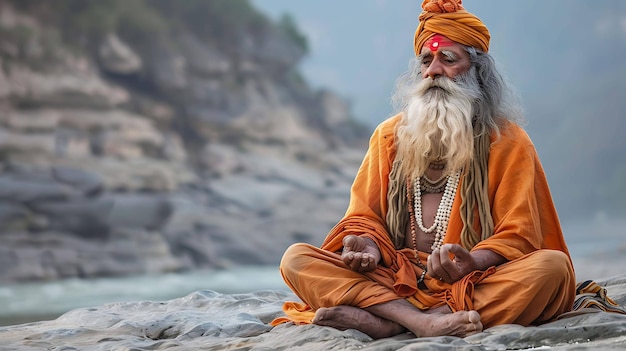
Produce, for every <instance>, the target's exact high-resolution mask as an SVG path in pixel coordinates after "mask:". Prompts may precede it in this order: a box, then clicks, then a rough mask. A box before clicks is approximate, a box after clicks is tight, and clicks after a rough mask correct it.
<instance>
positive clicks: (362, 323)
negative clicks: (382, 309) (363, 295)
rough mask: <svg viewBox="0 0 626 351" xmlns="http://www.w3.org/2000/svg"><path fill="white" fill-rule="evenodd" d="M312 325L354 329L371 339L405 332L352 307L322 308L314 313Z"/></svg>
mask: <svg viewBox="0 0 626 351" xmlns="http://www.w3.org/2000/svg"><path fill="white" fill-rule="evenodd" d="M313 324H317V325H323V326H327V327H333V328H336V329H339V330H346V329H356V330H359V331H361V332H363V333H365V334H367V335H369V336H370V337H371V338H373V339H380V338H387V337H390V336H394V335H398V334H400V333H403V332H406V331H407V330H406V329H405V328H404V327H402V326H401V325H399V324H396V323H394V322H392V321H390V320H387V319H384V318H381V317H378V316H376V315H374V314H371V313H369V312H367V311H366V310H363V309H360V308H358V307H353V306H345V305H342V306H335V307H328V308H326V307H323V308H320V309H318V310H317V312H315V317H314V318H313Z"/></svg>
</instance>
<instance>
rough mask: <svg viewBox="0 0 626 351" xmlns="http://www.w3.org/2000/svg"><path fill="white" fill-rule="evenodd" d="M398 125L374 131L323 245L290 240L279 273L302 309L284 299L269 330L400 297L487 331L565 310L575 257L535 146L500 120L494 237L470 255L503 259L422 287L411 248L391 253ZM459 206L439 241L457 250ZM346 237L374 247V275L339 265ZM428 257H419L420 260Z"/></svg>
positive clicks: (494, 163)
mask: <svg viewBox="0 0 626 351" xmlns="http://www.w3.org/2000/svg"><path fill="white" fill-rule="evenodd" d="M399 120H400V116H399V115H398V116H395V117H392V118H390V119H388V120H387V121H385V122H383V123H382V124H381V125H380V126H379V127H378V128H377V129H376V131H375V132H374V134H373V135H372V137H371V139H370V147H369V149H368V152H367V154H366V155H365V158H364V160H363V163H362V165H361V167H360V169H359V171H358V173H357V175H356V178H355V181H354V183H353V186H352V191H351V198H350V204H349V206H348V209H347V211H346V214H345V216H344V218H343V219H342V220H341V221H340V222H339V223H338V224H337V225H336V226H335V227H334V228H333V229H332V230H331V231H330V233H329V234H328V236H327V237H326V239H325V240H324V242H323V244H322V246H321V248H317V247H314V246H311V245H308V244H295V245H293V246H291V247H290V248H289V249H288V250H287V251H286V252H285V255H284V256H283V260H282V262H281V267H280V269H281V274H282V275H283V278H284V279H285V281H286V283H287V284H288V285H289V287H290V288H291V289H292V290H293V291H294V292H295V293H296V295H298V297H299V298H300V299H302V301H304V302H305V304H300V303H295V302H288V303H286V304H285V306H284V311H285V313H286V316H285V317H281V318H277V319H276V320H274V321H273V322H272V324H273V325H276V324H280V323H283V322H288V321H292V322H295V323H297V324H301V323H310V322H311V319H312V318H313V316H314V313H315V312H314V311H315V310H316V309H317V308H320V307H329V306H337V305H344V304H345V305H352V306H357V307H361V308H366V307H369V306H372V305H376V304H380V303H384V302H389V301H392V300H395V299H400V298H406V299H407V300H408V301H409V302H411V303H412V304H413V305H414V306H416V307H417V308H419V309H421V310H425V309H429V308H435V307H439V306H443V305H448V306H449V307H450V308H451V309H452V311H459V310H472V309H474V310H477V311H478V312H479V313H480V314H481V318H482V321H483V324H484V325H485V327H489V326H492V325H496V324H502V323H519V324H522V325H528V324H537V323H541V322H545V321H548V320H550V319H552V318H555V317H556V316H558V315H559V314H561V313H564V312H566V311H568V310H569V309H571V306H572V303H573V300H574V295H575V277H574V272H573V268H572V262H571V258H570V256H569V252H568V249H567V246H566V244H565V240H564V238H563V235H562V232H561V228H560V224H559V220H558V217H557V213H556V210H555V208H554V204H553V202H552V197H551V195H550V191H549V189H548V184H547V181H546V177H545V174H544V171H543V168H542V167H541V164H540V162H539V159H538V156H537V153H536V151H535V148H534V146H533V144H532V142H531V141H530V139H529V137H528V135H527V134H526V133H525V132H524V130H523V129H522V128H521V127H519V126H517V125H515V124H506V125H505V126H504V127H502V129H501V135H500V136H499V137H498V136H496V135H494V136H492V145H491V148H490V156H489V200H490V202H491V210H492V217H493V221H494V234H493V236H492V237H490V238H489V239H487V240H484V241H482V242H480V243H478V244H477V245H476V246H475V247H474V248H473V249H472V250H483V249H487V250H491V251H493V252H495V253H498V254H499V255H501V256H503V257H505V258H506V259H507V261H508V262H507V263H505V264H503V265H500V266H498V267H491V268H489V269H487V270H486V271H476V272H473V273H472V274H469V275H467V276H466V277H465V278H464V279H462V280H460V281H458V282H456V283H454V284H447V283H445V282H441V281H439V280H436V279H431V278H430V276H428V275H426V278H425V280H424V284H425V288H424V287H423V288H422V289H420V288H418V285H417V277H418V276H420V274H421V269H420V268H419V267H418V266H417V265H416V264H415V263H416V261H415V260H416V259H417V258H416V257H415V254H414V251H413V250H411V249H402V250H396V249H395V248H394V246H393V243H392V242H391V239H390V238H389V235H388V234H387V230H386V226H385V221H384V218H385V216H386V213H387V188H388V179H389V173H390V171H391V166H392V163H393V160H394V157H395V146H394V145H395V143H394V135H395V125H396V124H397V123H398V122H399ZM461 188H462V187H461V186H459V187H458V189H461ZM460 203H461V198H460V194H459V191H458V190H457V194H456V197H455V200H454V204H453V208H452V213H451V214H450V221H449V224H448V229H447V232H446V236H445V240H444V243H457V244H460V233H461V229H462V227H463V223H462V220H461V216H460V212H459V206H460ZM350 234H354V235H361V236H367V237H369V238H371V239H373V240H374V241H375V242H376V244H377V245H378V247H379V248H380V251H381V256H382V258H381V262H380V263H379V266H378V268H377V269H376V270H375V271H373V272H370V273H366V274H361V273H356V272H353V271H351V270H350V269H348V268H347V267H346V266H345V265H344V264H343V262H342V261H341V257H340V254H339V253H340V252H341V249H342V246H343V245H342V240H343V238H344V237H345V236H346V235H350ZM427 256H428V254H427V253H424V252H420V253H419V259H420V260H421V261H422V262H426V258H427ZM512 291H514V292H515V294H512V293H511V292H512Z"/></svg>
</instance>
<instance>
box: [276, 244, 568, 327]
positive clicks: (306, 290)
mask: <svg viewBox="0 0 626 351" xmlns="http://www.w3.org/2000/svg"><path fill="white" fill-rule="evenodd" d="M280 271H281V274H282V276H283V278H284V280H285V282H286V283H287V285H288V286H289V287H290V288H291V289H292V290H293V291H294V293H295V294H296V295H297V296H298V297H299V298H300V299H302V301H303V302H305V303H306V305H302V304H298V303H291V302H288V303H285V306H284V311H285V313H286V315H287V317H286V318H277V319H276V320H274V322H272V324H274V325H276V324H280V323H283V322H287V321H292V322H295V323H296V324H303V323H311V319H312V318H313V316H314V315H315V310H316V309H318V308H320V307H331V306H338V305H350V306H356V307H360V308H366V307H369V306H373V305H376V304H380V303H385V302H389V301H393V300H397V299H401V298H404V297H400V296H398V295H397V294H396V293H395V291H394V290H393V283H394V272H393V271H392V270H391V269H389V268H386V267H383V266H380V265H379V266H378V268H377V269H376V270H375V271H373V272H369V273H366V274H361V273H357V272H354V271H352V270H350V269H349V268H347V267H346V266H345V265H344V263H343V262H342V261H341V256H340V255H338V254H336V253H333V252H330V251H326V250H322V249H320V248H318V247H315V246H312V245H309V244H294V245H292V246H291V247H289V248H288V249H287V251H285V254H284V255H283V259H282V261H281V265H280ZM427 278H428V276H427ZM431 283H436V284H434V285H433V284H428V286H429V287H431V288H432V287H433V286H435V288H434V289H433V290H431V289H428V290H425V291H420V292H419V293H418V294H415V295H414V296H412V297H409V298H408V300H409V301H410V302H411V303H413V304H414V305H416V306H421V308H429V307H428V305H429V304H430V307H436V306H442V305H444V304H446V303H447V304H448V305H450V303H449V302H446V299H447V300H448V301H450V300H452V301H461V300H463V299H465V300H467V299H466V297H467V296H465V295H466V294H467V290H465V291H464V290H463V289H455V288H454V285H450V284H447V283H444V282H439V281H436V282H434V281H431ZM455 284H456V283H455ZM431 293H432V295H433V296H447V298H446V299H443V298H442V300H441V301H439V302H437V303H435V304H434V305H433V303H432V302H433V301H432V300H433V299H432V298H431V297H430V294H431ZM471 293H472V296H473V299H470V300H471V301H470V306H466V307H465V308H467V309H473V310H475V311H477V312H478V313H479V314H480V316H481V321H482V323H483V326H484V327H485V328H489V327H492V326H494V325H499V324H508V323H515V324H521V325H524V326H527V325H536V324H541V323H544V322H547V321H550V320H552V319H554V318H556V317H557V316H559V315H560V314H562V313H564V312H567V311H569V310H570V309H571V307H572V303H573V301H574V297H575V277H574V271H573V269H572V266H571V262H570V261H569V258H568V257H567V255H565V254H564V253H562V252H560V251H555V250H538V251H535V252H532V253H530V254H528V255H526V256H523V257H521V258H519V259H516V260H514V261H510V262H507V263H504V264H502V265H500V266H498V267H496V268H495V271H493V272H492V273H491V274H488V275H486V276H485V277H484V278H483V279H482V280H480V281H479V282H478V283H476V284H475V285H473V287H472V289H471ZM425 294H426V295H429V298H428V299H424V298H421V297H420V295H421V296H425ZM454 294H457V295H463V296H454ZM420 298H421V300H420ZM425 300H428V301H425ZM451 307H452V309H453V310H455V308H454V307H453V306H451Z"/></svg>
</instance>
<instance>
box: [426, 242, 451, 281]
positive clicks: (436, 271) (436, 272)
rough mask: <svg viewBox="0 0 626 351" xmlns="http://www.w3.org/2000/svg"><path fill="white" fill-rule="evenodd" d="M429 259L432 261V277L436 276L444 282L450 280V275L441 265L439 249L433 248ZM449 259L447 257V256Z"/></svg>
mask: <svg viewBox="0 0 626 351" xmlns="http://www.w3.org/2000/svg"><path fill="white" fill-rule="evenodd" d="M430 256H431V257H430V260H431V263H432V272H433V274H431V276H432V277H434V278H437V279H439V280H443V281H446V282H449V281H450V275H449V274H448V272H446V270H445V268H444V267H443V265H442V262H441V260H442V253H441V249H435V250H434V251H433V253H432V254H431V255H430ZM448 259H449V258H448Z"/></svg>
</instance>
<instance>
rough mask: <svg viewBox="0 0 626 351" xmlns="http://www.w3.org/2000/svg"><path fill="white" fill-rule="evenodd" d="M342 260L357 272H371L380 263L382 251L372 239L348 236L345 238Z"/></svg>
mask: <svg viewBox="0 0 626 351" xmlns="http://www.w3.org/2000/svg"><path fill="white" fill-rule="evenodd" d="M341 260H342V261H343V263H345V265H346V266H348V267H349V268H350V269H351V270H353V271H355V272H360V273H365V272H371V271H373V270H375V269H376V266H377V265H378V262H379V261H380V250H379V249H378V246H377V245H376V243H375V242H374V241H373V240H372V239H370V238H362V237H360V236H356V235H348V236H346V237H345V238H343V251H342V252H341Z"/></svg>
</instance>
